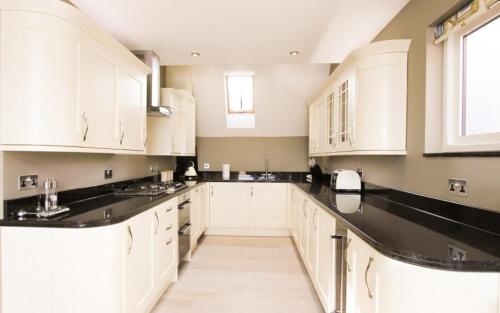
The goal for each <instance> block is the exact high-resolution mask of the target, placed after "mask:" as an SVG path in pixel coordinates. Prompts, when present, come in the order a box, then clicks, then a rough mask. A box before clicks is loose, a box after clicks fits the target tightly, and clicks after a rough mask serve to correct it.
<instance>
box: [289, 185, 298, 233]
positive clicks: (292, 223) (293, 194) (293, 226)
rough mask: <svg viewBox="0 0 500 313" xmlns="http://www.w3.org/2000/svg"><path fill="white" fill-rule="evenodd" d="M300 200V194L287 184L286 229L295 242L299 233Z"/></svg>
mask: <svg viewBox="0 0 500 313" xmlns="http://www.w3.org/2000/svg"><path fill="white" fill-rule="evenodd" d="M300 199H301V194H300V192H299V191H298V190H297V188H296V187H295V186H294V185H292V184H289V185H288V228H289V230H290V234H291V235H292V237H293V238H294V240H296V241H297V238H298V232H299V216H298V214H299V203H300V201H301V200H300Z"/></svg>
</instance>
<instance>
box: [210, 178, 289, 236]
mask: <svg viewBox="0 0 500 313" xmlns="http://www.w3.org/2000/svg"><path fill="white" fill-rule="evenodd" d="M287 221H288V211H287V184H283V183H246V182H243V183H236V182H227V183H210V224H209V227H208V229H207V234H209V235H234V236H289V235H290V233H289V231H288V228H287Z"/></svg>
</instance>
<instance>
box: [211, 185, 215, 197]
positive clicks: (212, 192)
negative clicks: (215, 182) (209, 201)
mask: <svg viewBox="0 0 500 313" xmlns="http://www.w3.org/2000/svg"><path fill="white" fill-rule="evenodd" d="M210 193H211V194H212V197H213V196H214V186H210Z"/></svg>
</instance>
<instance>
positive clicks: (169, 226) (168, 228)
mask: <svg viewBox="0 0 500 313" xmlns="http://www.w3.org/2000/svg"><path fill="white" fill-rule="evenodd" d="M172 227H174V225H172V224H169V225H168V226H167V228H166V230H171V229H172Z"/></svg>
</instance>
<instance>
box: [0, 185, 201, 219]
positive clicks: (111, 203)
mask: <svg viewBox="0 0 500 313" xmlns="http://www.w3.org/2000/svg"><path fill="white" fill-rule="evenodd" d="M204 183H205V182H197V183H196V184H195V185H193V186H189V187H186V188H184V189H181V190H178V191H177V192H175V193H173V194H163V195H160V196H157V197H148V196H134V197H127V196H114V195H113V194H112V193H107V194H103V195H100V196H97V197H94V198H91V199H88V200H83V201H76V202H74V203H69V204H67V206H68V207H69V208H70V211H69V212H67V213H65V214H62V215H60V216H57V217H53V218H50V219H30V218H27V219H22V220H20V219H17V218H15V217H7V218H5V219H1V220H0V226H24V227H55V228H85V227H97V226H107V225H112V224H117V223H120V222H123V221H125V220H127V219H129V218H131V217H133V216H135V215H138V214H140V213H142V212H144V211H147V210H148V209H150V208H152V207H155V206H157V205H159V204H161V203H163V202H165V201H168V200H170V199H173V198H175V197H178V196H180V195H182V194H184V193H186V192H189V191H191V190H192V189H194V188H196V187H198V186H200V185H202V184H204Z"/></svg>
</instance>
